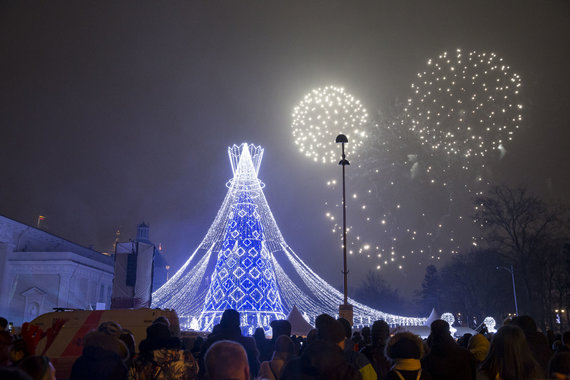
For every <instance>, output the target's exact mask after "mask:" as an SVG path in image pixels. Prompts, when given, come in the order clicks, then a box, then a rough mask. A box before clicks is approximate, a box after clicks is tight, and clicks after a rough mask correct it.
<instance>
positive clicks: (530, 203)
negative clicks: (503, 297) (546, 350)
mask: <svg viewBox="0 0 570 380" xmlns="http://www.w3.org/2000/svg"><path fill="white" fill-rule="evenodd" d="M475 208H476V215H475V220H476V221H477V222H478V223H480V226H481V228H482V229H483V230H484V231H485V233H486V238H487V242H488V243H489V244H490V245H491V246H492V247H494V248H495V249H497V250H498V252H500V254H501V255H502V256H503V258H504V260H505V262H507V263H510V264H512V265H513V266H514V268H515V272H516V273H517V274H518V276H517V281H518V282H519V283H520V284H522V290H523V294H522V295H523V302H522V306H523V307H522V310H523V311H524V312H525V313H527V314H531V315H537V312H538V311H545V307H548V305H546V304H547V303H548V302H544V301H545V298H544V296H546V295H545V293H543V292H542V291H541V290H546V289H544V285H545V284H547V283H548V281H549V280H548V279H547V278H545V276H546V277H550V279H552V278H553V273H552V270H550V268H546V264H547V263H546V261H547V259H548V256H549V252H552V250H553V249H557V248H556V246H557V245H560V243H561V242H562V241H563V236H564V235H565V234H564V226H563V223H562V220H563V213H562V211H561V210H562V209H561V208H553V207H549V206H548V205H547V204H546V203H545V202H544V201H542V200H541V199H540V198H539V197H537V196H535V195H534V194H531V193H529V192H528V191H527V190H526V189H525V188H510V187H507V186H498V187H495V188H493V189H492V190H491V191H490V192H489V194H488V195H485V196H481V197H477V198H476V199H475ZM550 287H551V285H550ZM547 298H548V296H547ZM547 300H548V299H547ZM541 317H542V318H541V319H542V320H543V321H544V317H546V315H545V314H542V315H541ZM544 322H545V321H544Z"/></svg>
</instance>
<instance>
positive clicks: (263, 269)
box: [198, 148, 286, 329]
mask: <svg viewBox="0 0 570 380" xmlns="http://www.w3.org/2000/svg"><path fill="white" fill-rule="evenodd" d="M254 154H257V155H260V154H261V152H256V153H254ZM230 158H231V159H232V168H234V178H233V180H232V181H230V182H229V183H228V185H229V189H230V192H231V193H233V194H234V196H233V200H234V201H233V203H232V204H231V206H230V209H231V212H230V214H229V216H228V221H227V223H226V227H225V232H224V238H223V242H222V247H221V249H220V250H219V252H218V257H217V261H216V265H215V267H214V273H213V274H212V277H211V283H210V287H209V289H208V293H207V295H206V299H205V301H204V307H203V308H202V311H201V313H200V318H199V321H198V322H199V324H200V326H202V327H203V328H205V329H210V328H211V327H213V324H215V323H218V322H219V320H220V318H221V316H222V313H223V312H224V310H226V309H235V310H237V311H239V312H240V315H241V318H242V325H245V326H269V323H270V322H271V321H272V320H274V319H285V318H286V315H285V314H284V312H283V305H282V303H281V296H280V295H279V288H278V286H277V280H276V278H275V271H274V268H273V264H272V263H271V257H270V254H269V252H268V250H267V249H266V247H265V242H264V234H263V225H262V222H261V218H260V214H259V212H258V210H257V209H258V206H257V205H256V204H255V202H254V199H255V198H258V197H259V196H260V194H261V184H260V181H259V180H258V179H257V171H256V169H255V167H254V166H253V161H252V158H251V154H250V152H249V149H247V148H246V149H243V154H241V155H240V156H239V161H238V162H237V163H236V162H235V160H234V159H236V158H238V157H237V156H236V155H232V154H231V152H230ZM255 158H256V159H257V157H255ZM258 160H259V161H261V157H259V159H258Z"/></svg>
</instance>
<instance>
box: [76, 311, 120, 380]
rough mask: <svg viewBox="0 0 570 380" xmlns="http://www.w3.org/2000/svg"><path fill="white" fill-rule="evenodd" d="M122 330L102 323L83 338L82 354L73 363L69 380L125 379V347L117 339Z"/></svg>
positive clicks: (109, 322) (110, 323) (117, 326)
mask: <svg viewBox="0 0 570 380" xmlns="http://www.w3.org/2000/svg"><path fill="white" fill-rule="evenodd" d="M121 331H122V328H121V326H120V325H119V324H118V323H116V322H112V321H108V322H103V323H101V324H100V325H99V327H98V328H97V330H95V331H91V332H89V333H87V334H86V335H85V337H84V338H83V352H82V354H81V356H80V357H79V358H77V360H76V361H75V363H73V367H72V368H71V378H70V379H71V380H98V379H113V380H114V379H117V380H119V379H126V377H127V373H128V372H127V367H126V365H125V362H124V361H125V360H127V358H128V356H129V350H128V348H127V346H126V345H125V344H124V343H123V342H122V341H121V340H120V339H119V336H120V334H121Z"/></svg>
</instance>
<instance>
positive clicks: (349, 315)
mask: <svg viewBox="0 0 570 380" xmlns="http://www.w3.org/2000/svg"><path fill="white" fill-rule="evenodd" d="M336 142H337V143H340V144H341V147H342V159H341V160H340V161H339V163H338V164H339V165H341V166H342V258H343V271H342V274H343V276H344V303H343V304H342V305H339V309H338V314H339V316H340V317H341V318H344V319H346V320H348V321H349V322H350V324H351V325H352V324H353V309H352V305H350V304H349V303H348V281H347V275H348V270H347V267H346V181H345V175H344V171H345V168H344V167H345V166H346V165H350V163H349V162H348V160H347V159H346V155H345V153H344V144H345V143H347V142H348V138H347V137H346V136H345V135H342V134H341V135H338V136H337V137H336Z"/></svg>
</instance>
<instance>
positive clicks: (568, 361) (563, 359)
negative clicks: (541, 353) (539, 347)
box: [547, 352, 570, 380]
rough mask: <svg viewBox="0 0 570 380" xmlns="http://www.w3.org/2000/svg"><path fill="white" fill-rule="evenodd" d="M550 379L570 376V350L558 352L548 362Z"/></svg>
mask: <svg viewBox="0 0 570 380" xmlns="http://www.w3.org/2000/svg"><path fill="white" fill-rule="evenodd" d="M547 375H548V378H549V379H563V380H565V379H568V378H570V352H558V353H556V354H554V356H552V358H551V359H550V361H549V362H548V373H547Z"/></svg>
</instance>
